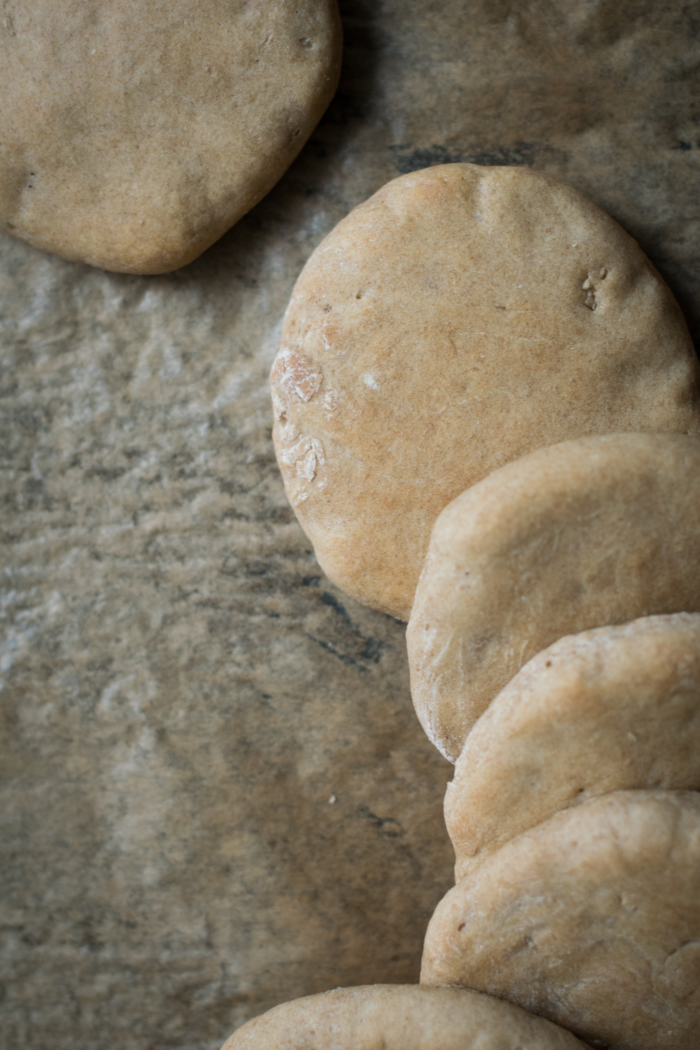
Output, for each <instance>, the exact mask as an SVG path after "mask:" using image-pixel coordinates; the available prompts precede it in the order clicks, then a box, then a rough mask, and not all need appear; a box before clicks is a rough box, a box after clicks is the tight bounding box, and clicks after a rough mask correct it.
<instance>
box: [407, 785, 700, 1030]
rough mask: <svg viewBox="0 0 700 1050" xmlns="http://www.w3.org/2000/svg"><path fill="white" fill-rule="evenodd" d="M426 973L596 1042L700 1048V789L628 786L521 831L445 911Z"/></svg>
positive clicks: (434, 927) (430, 937)
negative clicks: (513, 1004) (629, 788)
mask: <svg viewBox="0 0 700 1050" xmlns="http://www.w3.org/2000/svg"><path fill="white" fill-rule="evenodd" d="M421 980H422V981H424V982H425V983H427V984H429V985H430V984H450V985H453V984H457V985H460V984H464V985H465V986H467V987H471V988H478V989H479V990H481V991H484V992H488V993H489V994H491V995H496V996H499V997H503V998H505V999H508V1000H510V1001H511V1002H516V1003H519V1004H520V1005H521V1006H523V1007H525V1008H526V1009H528V1010H532V1011H533V1012H534V1013H536V1014H540V1015H542V1016H544V1017H548V1018H550V1020H553V1021H556V1022H557V1023H558V1024H560V1025H562V1026H564V1027H565V1028H567V1029H569V1030H570V1031H573V1032H574V1033H575V1034H576V1035H578V1036H580V1038H582V1039H585V1040H587V1041H589V1042H590V1043H591V1044H592V1045H593V1046H605V1047H608V1048H610V1050H695V1048H696V1047H697V1038H698V1030H699V1027H698V1026H699V1022H700V795H698V794H696V793H694V792H673V791H629V792H615V793H612V794H609V795H603V796H602V797H600V798H595V799H591V800H590V801H588V802H585V803H583V804H582V805H580V806H577V807H575V808H573V809H568V810H565V811H563V812H561V813H558V814H557V815H556V816H554V817H552V818H551V819H550V820H549V821H547V822H545V823H544V824H540V825H538V826H537V827H535V828H532V829H530V830H529V831H526V832H524V833H523V834H521V835H519V836H517V837H516V838H514V839H512V840H511V841H510V842H509V843H507V844H506V845H504V846H502V847H501V848H500V849H499V850H497V851H496V852H495V853H493V854H491V855H490V856H489V857H487V858H486V859H485V860H484V861H483V862H482V863H481V864H480V865H479V866H478V867H477V868H476V870H475V871H474V872H473V873H472V874H471V875H470V876H469V877H468V878H466V879H462V881H461V882H459V883H458V884H457V885H456V886H455V887H454V889H452V890H450V892H449V893H448V894H447V895H446V896H445V897H444V898H443V900H442V901H441V903H440V904H439V905H438V907H437V909H436V911H435V913H434V915H433V918H432V919H431V922H430V925H429V927H428V933H427V935H426V940H425V950H424V955H423V966H422V972H421Z"/></svg>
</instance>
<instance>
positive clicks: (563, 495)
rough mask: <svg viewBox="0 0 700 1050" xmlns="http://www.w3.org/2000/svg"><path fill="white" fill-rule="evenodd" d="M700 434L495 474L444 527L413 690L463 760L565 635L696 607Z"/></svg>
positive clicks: (438, 529) (574, 446) (433, 735)
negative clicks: (526, 669) (512, 684)
mask: <svg viewBox="0 0 700 1050" xmlns="http://www.w3.org/2000/svg"><path fill="white" fill-rule="evenodd" d="M699 521H700V438H698V437H689V436H687V435H681V434H607V435H603V436H598V437H588V438H581V439H579V440H578V441H568V442H563V443H562V444H559V445H553V446H551V447H549V448H543V449H539V450H538V451H536V452H532V453H530V454H529V455H528V456H523V457H522V459H519V460H516V461H515V462H513V463H509V464H508V465H507V466H505V467H501V469H500V470H497V471H494V472H493V474H490V475H489V476H488V477H487V478H485V479H484V480H483V481H481V482H479V483H478V484H477V485H475V486H473V488H471V489H468V490H467V491H466V492H464V493H463V494H462V495H461V496H459V497H458V498H457V499H456V500H453V502H452V503H451V504H450V505H449V506H448V507H446V508H445V510H444V511H443V512H442V514H441V515H440V517H439V518H438V520H437V521H436V523H435V527H434V529H433V534H432V538H431V542H430V549H429V551H428V555H427V557H426V560H425V565H424V568H423V572H422V574H421V578H420V583H419V586H418V590H417V592H416V600H415V603H414V606H413V612H412V614H411V620H410V623H409V625H408V631H407V641H408V654H409V663H410V668H411V692H412V695H413V702H414V704H415V708H416V712H417V714H418V717H419V719H420V721H421V724H422V725H423V728H424V729H425V731H426V733H427V734H428V736H429V737H430V739H431V740H432V741H433V743H434V744H435V745H436V747H438V748H439V749H440V751H441V752H442V754H443V755H445V757H447V758H449V759H450V760H451V761H453V762H454V761H455V760H456V759H457V757H458V756H459V753H460V751H461V750H462V747H463V746H464V742H465V740H466V737H467V733H468V732H469V730H470V729H471V727H472V726H473V724H474V722H475V721H476V719H477V718H478V717H479V716H480V715H481V714H483V712H484V711H485V710H486V708H487V707H488V705H489V704H490V702H491V701H492V700H493V698H494V697H495V696H496V695H497V694H498V693H499V692H500V691H501V689H503V687H504V686H505V685H506V684H507V683H508V682H509V681H510V680H511V678H513V676H514V675H515V674H517V672H518V671H519V670H520V668H521V667H522V666H523V665H524V664H525V663H527V661H528V660H530V659H531V658H532V657H533V656H535V655H536V654H537V653H539V652H541V651H542V650H543V649H544V648H546V647H547V646H548V645H551V644H552V643H553V642H555V641H556V640H557V639H558V638H562V637H563V636H564V635H567V634H578V633H580V632H581V631H586V630H590V629H591V628H594V627H602V626H604V625H607V624H610V625H614V624H620V623H627V622H628V621H630V620H634V619H637V618H638V617H641V616H652V615H664V614H670V613H677V612H700V528H699V527H698V522H699Z"/></svg>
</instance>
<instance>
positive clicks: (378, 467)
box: [271, 164, 700, 619]
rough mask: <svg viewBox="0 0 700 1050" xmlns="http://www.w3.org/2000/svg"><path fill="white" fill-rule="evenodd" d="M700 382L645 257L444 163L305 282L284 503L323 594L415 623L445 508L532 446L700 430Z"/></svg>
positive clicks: (285, 372)
mask: <svg viewBox="0 0 700 1050" xmlns="http://www.w3.org/2000/svg"><path fill="white" fill-rule="evenodd" d="M697 376H698V365H697V360H696V358H695V354H694V352H693V348H692V345H691V342H690V338H689V336H688V332H687V329H686V326H685V322H684V321H683V318H682V316H681V314H680V311H679V309H678V307H677V305H676V303H675V301H674V300H673V298H672V296H671V294H670V292H669V291H668V289H667V288H666V286H665V285H664V283H663V281H662V280H661V278H660V277H659V275H658V274H657V273H656V271H655V270H654V268H653V267H652V266H651V264H650V263H649V262H648V260H647V259H646V258H645V256H644V255H643V253H642V252H641V251H640V249H639V247H638V246H637V244H636V243H635V242H634V241H633V240H632V239H631V238H630V237H628V236H627V234H626V233H624V231H623V230H621V229H620V227H619V226H618V225H617V224H616V223H615V222H613V220H612V219H610V218H609V217H608V216H607V215H605V214H604V212H602V211H601V210H600V209H599V208H597V207H596V205H594V204H593V203H592V202H591V201H589V200H587V199H586V198H585V197H583V196H581V194H579V193H577V192H576V191H575V190H573V189H572V188H571V187H569V186H565V185H562V184H561V183H558V182H555V181H554V180H552V179H549V178H547V177H546V176H544V175H541V174H538V173H536V172H534V171H530V170H529V169H527V168H523V167H514V168H509V167H495V168H484V167H479V166H476V165H470V164H451V165H446V166H442V167H436V168H430V169H428V170H426V171H418V172H415V173H413V174H411V175H405V176H403V177H402V178H399V179H396V180H394V181H393V182H390V183H389V184H388V185H387V186H385V187H384V188H383V189H381V190H380V191H379V192H378V193H377V194H375V195H374V197H372V198H371V199H370V200H369V201H367V202H366V203H365V204H362V205H360V207H358V208H356V209H355V210H354V211H353V212H351V214H350V215H349V216H348V217H347V218H346V219H344V220H343V222H341V223H340V224H339V225H338V226H337V227H336V229H335V230H334V231H333V232H332V233H331V234H330V235H329V236H328V237H326V239H325V240H324V241H323V242H322V244H321V245H320V246H319V247H318V248H317V249H316V251H315V252H314V253H313V255H312V256H311V258H310V259H309V261H308V263H307V265H306V267H305V268H304V271H303V272H302V274H301V276H300V278H299V280H298V281H297V284H296V287H295V289H294V293H293V295H292V299H291V302H290V304H289V308H288V310H287V314H286V319H285V323H284V330H283V334H282V346H281V349H280V352H279V355H278V357H277V360H276V362H275V364H274V367H273V369H272V375H271V380H272V396H273V405H274V414H275V424H274V432H273V433H274V439H275V447H276V450H277V457H278V460H279V464H280V469H281V471H282V474H283V476H284V482H285V486H286V489H287V495H288V497H289V500H290V502H291V504H292V506H293V507H294V509H295V511H296V514H297V516H298V518H299V521H300V522H301V525H302V527H303V528H304V530H305V531H306V533H307V535H308V536H309V538H310V540H311V541H312V543H313V545H314V548H315V551H316V555H317V557H318V560H319V562H320V564H321V566H322V568H323V570H324V571H325V572H326V573H327V575H328V576H329V577H330V579H331V580H333V582H334V583H336V584H337V585H338V586H339V587H341V588H342V589H343V590H345V591H347V592H348V593H349V594H351V595H352V596H353V597H355V598H357V599H358V600H359V601H361V602H364V603H365V604H368V605H372V606H374V607H375V608H378V609H381V610H382V611H384V612H388V613H391V614H392V615H393V616H397V617H399V618H401V619H408V617H409V615H410V611H411V605H412V603H413V596H414V591H415V588H416V583H417V581H418V576H419V574H420V570H421V566H422V563H423V559H424V557H425V553H426V550H427V547H428V541H429V537H430V530H431V528H432V526H433V522H434V521H435V518H436V517H437V516H438V514H439V513H440V511H441V510H442V509H443V508H444V507H445V506H446V505H447V504H448V503H449V502H450V501H451V500H452V499H454V498H455V497H456V496H458V495H459V494H460V493H461V492H463V491H464V490H465V489H466V488H469V486H471V485H473V484H475V482H478V481H480V480H481V479H482V478H484V477H485V476H486V475H487V474H489V473H490V472H491V471H493V470H495V469H497V468H498V467H502V466H503V465H504V464H506V463H508V462H510V461H511V460H513V459H516V458H517V457H518V456H522V455H524V454H525V453H527V452H530V451H532V450H533V449H537V448H541V447H542V446H544V445H551V444H553V443H555V442H559V441H564V440H566V439H569V438H576V437H580V436H582V435H585V434H597V433H610V432H614V431H638V430H650V431H677V432H681V433H686V432H690V431H692V432H693V433H700V427H699V424H698V420H699V416H698V401H697Z"/></svg>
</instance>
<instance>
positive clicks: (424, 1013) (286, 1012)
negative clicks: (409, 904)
mask: <svg viewBox="0 0 700 1050" xmlns="http://www.w3.org/2000/svg"><path fill="white" fill-rule="evenodd" d="M273 1047H274V1048H275V1050H582V1047H583V1044H582V1043H581V1042H579V1040H578V1039H576V1038H574V1036H573V1035H570V1034H569V1033H568V1032H565V1031H563V1030H562V1029H561V1028H559V1027H557V1026H556V1025H554V1024H551V1023H550V1022H549V1021H546V1020H543V1019H542V1018H541V1017H533V1016H532V1015H531V1014H528V1013H527V1012H526V1011H525V1010H522V1009H521V1008H520V1007H518V1006H514V1005H512V1004H511V1003H505V1002H501V1001H500V1000H498V999H494V998H492V997H490V996H485V995H480V994H479V993H478V992H473V991H472V992H470V991H465V990H463V989H457V988H422V987H421V986H419V985H386V984H375V985H369V986H366V987H359V988H337V989H335V990H334V991H332V992H323V993H321V994H320V995H311V996H307V997H306V998H303V999H296V1000H295V1001H294V1002H290V1003H283V1004H282V1005H281V1006H277V1007H275V1008H274V1009H273V1010H270V1011H268V1013H266V1014H263V1015H262V1016H261V1017H256V1018H254V1019H253V1020H252V1021H248V1023H247V1024H245V1025H243V1027H242V1028H239V1029H238V1030H237V1031H236V1032H234V1034H233V1035H232V1036H231V1038H230V1039H228V1040H227V1042H226V1043H225V1044H224V1046H223V1048H222V1050H272V1048H273Z"/></svg>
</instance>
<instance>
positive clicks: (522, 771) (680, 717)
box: [445, 613, 700, 881]
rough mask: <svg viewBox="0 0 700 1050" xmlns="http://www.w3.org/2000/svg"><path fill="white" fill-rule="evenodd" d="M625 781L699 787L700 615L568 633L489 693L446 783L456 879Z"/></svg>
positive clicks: (654, 618)
mask: <svg viewBox="0 0 700 1050" xmlns="http://www.w3.org/2000/svg"><path fill="white" fill-rule="evenodd" d="M623 788H665V789H692V790H694V791H697V790H698V789H700V614H698V613H692V614H690V613H678V614H677V615H675V616H649V617H645V618H643V619H640V620H634V621H633V622H632V623H629V624H624V625H622V626H619V627H600V628H598V629H596V630H593V631H585V632H583V633H582V634H576V635H571V636H568V637H566V638H561V639H560V640H559V641H558V642H555V643H554V645H551V646H549V648H547V649H545V650H544V652H541V653H538V654H537V656H535V657H533V659H532V660H530V661H529V663H527V664H526V665H525V667H523V668H522V670H521V671H519V672H518V674H517V675H516V676H515V678H513V679H512V681H510V682H509V683H508V685H507V686H506V687H505V688H504V689H503V690H502V691H501V692H500V693H499V694H498V696H497V697H496V698H495V699H494V700H493V701H492V703H491V705H490V706H489V708H488V710H487V711H485V712H484V714H483V715H482V716H481V718H479V719H478V720H477V722H476V724H475V726H474V728H473V729H472V731H471V733H470V734H469V736H468V737H467V740H466V743H465V745H464V748H463V749H462V753H461V754H460V756H459V758H458V759H457V763H456V766H455V774H454V778H453V780H452V783H451V784H448V786H447V794H446V796H445V821H446V823H447V830H448V832H449V834H450V838H451V839H452V844H453V846H454V849H455V854H456V865H455V874H456V878H457V881H459V880H460V879H462V878H464V877H465V876H466V875H467V874H469V872H470V870H472V868H473V867H474V866H475V865H476V864H478V863H479V862H480V861H481V860H483V858H484V857H485V856H488V855H489V854H491V853H493V852H494V851H495V850H497V849H498V848H499V847H500V846H502V845H503V844H504V843H505V842H507V841H508V840H509V839H512V838H514V837H515V836H516V835H518V834H520V833H521V832H523V831H526V830H527V829H528V828H531V827H533V826H534V825H536V824H540V823H542V822H543V821H545V820H547V819H549V818H550V817H552V816H553V815H554V814H555V813H557V812H558V811H559V810H562V809H566V808H568V807H569V806H573V805H578V804H579V803H581V802H585V801H586V800H587V799H589V798H591V797H593V796H596V795H604V794H607V793H608V792H611V791H618V790H621V789H623Z"/></svg>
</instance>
